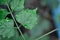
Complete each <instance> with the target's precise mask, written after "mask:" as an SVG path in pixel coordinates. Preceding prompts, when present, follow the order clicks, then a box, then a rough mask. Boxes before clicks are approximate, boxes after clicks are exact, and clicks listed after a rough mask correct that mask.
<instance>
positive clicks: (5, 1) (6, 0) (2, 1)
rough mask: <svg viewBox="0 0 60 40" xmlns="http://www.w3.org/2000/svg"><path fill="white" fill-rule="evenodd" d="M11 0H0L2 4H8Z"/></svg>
mask: <svg viewBox="0 0 60 40" xmlns="http://www.w3.org/2000/svg"><path fill="white" fill-rule="evenodd" d="M8 1H9V0H0V4H6V3H7V2H8Z"/></svg>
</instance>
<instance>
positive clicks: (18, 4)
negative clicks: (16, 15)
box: [10, 0, 24, 11]
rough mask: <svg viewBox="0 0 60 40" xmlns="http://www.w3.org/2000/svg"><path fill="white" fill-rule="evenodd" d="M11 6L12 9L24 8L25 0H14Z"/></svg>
mask: <svg viewBox="0 0 60 40" xmlns="http://www.w3.org/2000/svg"><path fill="white" fill-rule="evenodd" d="M10 6H11V9H12V10H15V11H16V10H22V9H23V8H24V0H12V1H11V3H10Z"/></svg>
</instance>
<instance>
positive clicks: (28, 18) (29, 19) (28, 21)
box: [16, 9, 38, 29]
mask: <svg viewBox="0 0 60 40" xmlns="http://www.w3.org/2000/svg"><path fill="white" fill-rule="evenodd" d="M16 19H17V21H18V22H20V23H21V24H22V25H23V26H24V27H25V28H27V29H32V28H33V27H34V26H35V25H36V24H37V19H38V18H37V14H36V9H34V10H29V9H26V10H23V11H21V12H19V13H17V15H16Z"/></svg>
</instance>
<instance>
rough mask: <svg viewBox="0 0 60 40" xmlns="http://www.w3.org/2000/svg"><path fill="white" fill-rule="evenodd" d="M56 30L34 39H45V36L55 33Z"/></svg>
mask: <svg viewBox="0 0 60 40" xmlns="http://www.w3.org/2000/svg"><path fill="white" fill-rule="evenodd" d="M56 30H57V29H54V30H52V31H50V32H48V33H46V34H44V35H43V36H41V37H39V38H37V39H35V40H39V39H41V38H43V37H45V36H47V35H49V34H51V33H53V32H55V31H56Z"/></svg>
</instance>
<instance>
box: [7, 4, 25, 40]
mask: <svg viewBox="0 0 60 40" xmlns="http://www.w3.org/2000/svg"><path fill="white" fill-rule="evenodd" d="M7 7H8V9H9V11H10V14H11V16H12V18H13V20H14V22H15V24H16V26H17V29H18V30H19V32H20V34H21V36H22V37H23V39H24V40H25V37H24V36H23V34H22V32H21V30H20V29H19V26H18V24H17V23H16V20H15V18H14V16H13V14H12V11H11V10H10V8H9V5H8V4H7Z"/></svg>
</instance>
